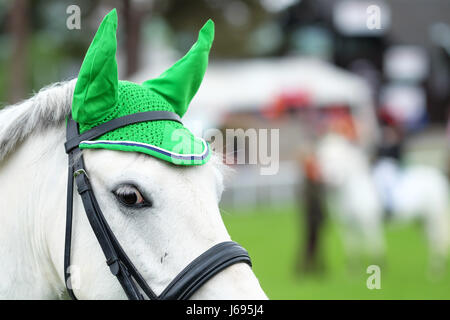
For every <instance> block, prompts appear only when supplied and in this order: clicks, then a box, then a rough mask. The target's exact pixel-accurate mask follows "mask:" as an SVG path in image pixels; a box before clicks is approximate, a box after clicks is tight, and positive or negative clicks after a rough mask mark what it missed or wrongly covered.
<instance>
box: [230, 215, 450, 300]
mask: <svg viewBox="0 0 450 320" xmlns="http://www.w3.org/2000/svg"><path fill="white" fill-rule="evenodd" d="M222 214H223V219H224V222H225V224H226V226H227V228H228V231H229V233H230V235H231V237H232V239H233V240H234V241H237V242H239V243H240V244H242V245H243V246H244V247H245V248H246V249H247V250H248V251H249V253H250V256H251V257H252V260H253V270H254V272H255V274H256V276H257V277H258V279H259V280H260V283H261V286H262V288H263V289H264V291H265V292H266V293H267V295H268V296H269V298H270V299H449V298H450V267H449V266H447V270H445V272H444V274H443V275H442V276H441V277H440V278H435V277H432V276H430V274H429V273H428V250H427V243H426V239H425V236H424V234H423V232H422V229H421V226H420V225H419V224H417V223H416V224H409V225H404V226H393V225H388V226H387V227H386V231H385V233H386V247H387V252H386V258H385V261H384V263H383V265H382V266H381V289H379V290H376V289H374V290H369V289H368V288H367V287H366V281H367V278H368V277H369V276H370V275H369V274H367V273H366V268H367V266H368V265H369V264H371V263H370V261H367V263H365V264H364V265H362V264H361V265H360V266H358V267H357V268H352V272H350V269H349V268H348V264H347V263H346V259H345V256H344V249H343V246H342V243H341V239H340V235H339V233H340V230H339V228H338V226H337V224H336V223H335V222H333V220H332V219H331V218H330V217H327V220H326V223H325V224H326V225H325V230H324V232H323V239H322V243H321V245H322V257H323V261H324V262H325V263H324V264H325V271H324V272H323V273H322V274H317V275H308V274H297V273H296V272H295V263H296V261H297V255H298V251H299V250H302V243H303V238H304V237H303V236H304V235H303V228H304V226H303V225H302V222H303V221H302V218H303V216H302V215H300V213H299V212H297V209H295V208H294V207H286V208H279V209H277V210H273V209H272V210H269V209H258V210H256V209H253V210H242V211H240V212H237V211H227V210H222ZM374 264H375V263H374Z"/></svg>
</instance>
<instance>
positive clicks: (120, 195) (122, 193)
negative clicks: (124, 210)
mask: <svg viewBox="0 0 450 320" xmlns="http://www.w3.org/2000/svg"><path fill="white" fill-rule="evenodd" d="M113 193H114V195H115V196H116V198H117V200H119V202H120V203H121V204H122V205H124V206H127V207H139V208H140V207H150V206H151V203H150V202H149V201H147V200H146V199H145V198H144V197H143V196H142V194H141V193H140V191H139V190H138V189H137V188H136V187H135V186H132V185H122V186H120V187H118V188H117V189H116V190H114V191H113Z"/></svg>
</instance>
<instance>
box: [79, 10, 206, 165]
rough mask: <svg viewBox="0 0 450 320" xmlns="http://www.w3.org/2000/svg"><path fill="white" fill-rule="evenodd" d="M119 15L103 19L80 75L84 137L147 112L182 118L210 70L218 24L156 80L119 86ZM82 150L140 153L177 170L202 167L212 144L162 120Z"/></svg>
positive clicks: (83, 144)
mask: <svg viewBox="0 0 450 320" xmlns="http://www.w3.org/2000/svg"><path fill="white" fill-rule="evenodd" d="M116 30H117V13H116V10H115V9H114V10H112V11H111V12H110V13H108V14H107V15H106V16H105V18H104V19H103V21H102V23H101V24H100V27H99V28H98V30H97V33H96V35H95V37H94V40H93V41H92V43H91V45H90V47H89V49H88V51H87V53H86V56H85V58H84V61H83V64H82V66H81V69H80V73H79V75H78V80H77V83H76V86H75V91H74V95H73V103H72V117H73V119H74V120H75V121H76V122H77V123H78V124H79V129H80V134H82V133H83V132H85V131H87V130H89V129H92V128H93V127H96V126H98V125H100V124H102V123H105V122H107V121H110V120H113V119H116V118H119V117H122V116H126V115H130V114H135V113H139V112H146V111H157V110H162V111H170V112H174V113H176V114H178V115H179V116H180V117H182V116H183V115H184V114H185V113H186V111H187V108H188V106H189V103H190V102H191V100H192V98H193V97H194V95H195V93H196V92H197V90H198V88H199V86H200V84H201V82H202V79H203V76H204V74H205V71H206V67H207V65H208V55H209V51H210V49H211V45H212V42H213V39H214V23H213V22H212V20H208V21H207V22H206V24H205V25H204V26H203V28H202V29H201V30H200V32H199V36H198V40H197V42H196V43H195V44H194V45H193V46H192V48H191V49H190V50H189V52H188V53H187V54H186V55H185V56H184V57H183V58H181V59H180V60H179V61H178V62H176V63H175V64H174V65H173V66H172V67H170V68H169V69H167V70H166V71H165V72H164V73H162V74H161V75H160V76H159V77H158V78H156V79H151V80H148V81H145V82H144V83H142V84H137V83H133V82H128V81H119V80H118V75H117V62H116V49H117V40H116ZM79 147H80V149H97V148H101V149H110V150H120V151H132V152H141V153H145V154H148V155H151V156H153V157H156V158H159V159H162V160H165V161H169V162H171V163H174V164H177V165H199V164H204V163H206V162H207V161H208V160H209V158H210V148H209V146H208V143H207V142H205V140H203V139H202V138H199V137H195V136H194V135H193V134H192V133H191V132H190V131H189V130H188V129H187V128H185V127H184V126H183V125H182V124H181V123H179V122H177V121H172V120H158V121H148V122H141V123H135V124H130V125H127V126H125V127H121V128H118V129H115V130H113V131H110V132H108V133H106V134H104V135H103V136H101V137H99V138H97V139H94V140H91V141H82V142H81V143H80V145H79Z"/></svg>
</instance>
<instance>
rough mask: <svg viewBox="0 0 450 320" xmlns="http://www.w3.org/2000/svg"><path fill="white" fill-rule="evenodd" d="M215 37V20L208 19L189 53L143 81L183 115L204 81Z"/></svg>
mask: <svg viewBox="0 0 450 320" xmlns="http://www.w3.org/2000/svg"><path fill="white" fill-rule="evenodd" d="M213 40H214V22H213V21H212V20H211V19H210V20H208V21H207V22H206V23H205V25H204V26H203V28H202V29H201V30H200V32H199V35H198V40H197V42H196V43H195V44H194V45H193V46H192V48H191V49H190V50H189V52H188V53H186V55H185V56H184V57H183V58H181V59H180V60H178V61H177V62H176V63H175V64H174V65H173V66H172V67H170V68H169V69H167V70H166V71H165V72H164V73H163V74H161V75H160V76H159V77H158V78H156V79H151V80H148V81H145V82H144V83H143V85H144V86H147V87H149V88H150V89H152V90H153V91H155V92H156V93H158V94H159V95H161V96H162V97H164V98H165V99H166V100H167V102H169V103H170V104H171V105H172V106H173V107H174V109H175V112H176V113H177V114H178V115H179V116H180V117H182V116H183V115H184V114H185V112H186V110H187V108H188V106H189V103H190V102H191V100H192V98H193V97H194V95H195V93H196V92H197V90H198V88H199V87H200V84H201V83H202V80H203V76H204V75H205V71H206V67H207V66H208V56H209V51H210V49H211V45H212V42H213Z"/></svg>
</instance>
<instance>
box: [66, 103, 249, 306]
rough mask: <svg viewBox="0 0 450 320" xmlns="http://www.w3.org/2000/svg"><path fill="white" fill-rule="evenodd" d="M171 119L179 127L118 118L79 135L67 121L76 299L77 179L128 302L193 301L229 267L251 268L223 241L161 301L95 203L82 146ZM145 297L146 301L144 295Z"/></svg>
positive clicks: (142, 117)
mask: <svg viewBox="0 0 450 320" xmlns="http://www.w3.org/2000/svg"><path fill="white" fill-rule="evenodd" d="M156 120H171V121H178V122H180V123H181V119H180V117H179V116H178V115H177V114H175V113H173V112H168V111H149V112H142V113H136V114H132V115H128V116H124V117H120V118H117V119H114V120H111V121H108V122H105V123H103V124H101V125H99V126H97V127H95V128H93V129H91V130H88V131H86V132H84V133H83V134H79V129H78V124H77V123H76V122H75V121H74V120H73V119H72V117H69V119H68V121H67V132H66V139H67V141H66V143H65V148H66V153H67V154H68V158H69V166H68V167H69V170H68V182H67V210H66V233H65V248H64V278H65V283H66V288H67V291H68V293H69V296H70V297H71V298H72V299H74V300H76V299H77V298H76V296H75V293H74V291H73V289H72V287H71V282H70V272H69V267H70V257H71V247H72V218H73V192H74V180H75V184H76V187H77V191H78V194H79V195H80V196H81V199H82V202H83V206H84V210H85V212H86V215H87V218H88V220H89V224H90V225H91V228H92V230H93V231H94V234H95V236H96V238H97V241H98V243H99V245H100V247H101V249H102V251H103V254H104V256H105V258H106V264H107V265H108V266H109V269H110V271H111V273H112V274H113V275H114V276H115V277H116V278H117V280H118V281H119V283H120V285H121V286H122V289H123V291H124V292H125V294H126V295H127V297H128V299H130V300H145V299H146V298H147V299H150V300H185V299H189V298H190V297H191V296H192V295H193V294H194V293H195V292H196V291H197V290H198V289H199V288H200V287H201V286H202V285H203V284H204V283H205V282H207V281H208V280H209V279H211V278H212V277H213V276H214V275H216V274H217V273H219V272H221V271H222V270H224V269H225V268H227V267H228V266H230V265H233V264H236V263H241V262H244V263H247V264H248V265H250V266H251V260H250V257H249V255H248V253H247V251H246V250H245V249H244V248H243V247H241V246H240V245H239V244H237V243H236V242H233V241H225V242H221V243H219V244H216V245H215V246H213V247H211V248H210V249H208V250H206V251H205V252H204V253H202V254H201V255H200V256H198V257H197V258H196V259H194V260H193V261H192V262H191V263H189V264H188V265H187V266H186V267H185V268H184V269H183V270H182V271H181V272H180V273H179V274H178V275H177V276H176V277H175V278H174V279H173V280H172V281H171V282H170V283H169V285H168V286H167V287H166V288H165V289H164V290H163V292H162V293H161V294H160V295H159V296H158V295H156V294H155V293H154V291H153V290H152V289H151V288H150V286H149V285H148V284H147V282H146V281H145V279H144V278H143V277H142V275H141V274H140V273H139V271H138V270H137V268H136V267H135V266H134V265H133V263H132V262H131V260H130V259H129V257H128V256H127V254H126V253H125V251H124V250H123V248H122V246H121V245H120V243H119V241H118V240H117V238H116V237H115V235H114V233H113V232H112V230H111V228H110V227H109V225H108V223H107V221H106V219H105V217H104V215H103V213H102V211H101V209H100V206H99V205H98V202H97V199H96V198H95V195H94V191H93V189H92V186H91V183H90V180H89V176H88V173H87V170H86V167H85V164H84V159H83V155H82V153H81V150H80V148H79V147H78V145H79V143H80V142H81V141H84V140H91V139H95V138H98V137H100V136H102V135H103V134H105V133H107V132H109V131H112V130H115V129H117V128H120V127H123V126H126V125H129V124H133V123H139V122H145V121H156ZM144 295H145V296H144Z"/></svg>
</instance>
